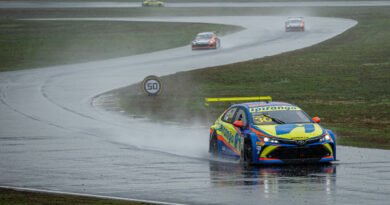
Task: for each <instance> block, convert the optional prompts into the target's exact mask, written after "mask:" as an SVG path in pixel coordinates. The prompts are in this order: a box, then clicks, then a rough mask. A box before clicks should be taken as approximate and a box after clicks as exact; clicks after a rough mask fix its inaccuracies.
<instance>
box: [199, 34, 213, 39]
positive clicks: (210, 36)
mask: <svg viewBox="0 0 390 205" xmlns="http://www.w3.org/2000/svg"><path fill="white" fill-rule="evenodd" d="M212 37H213V35H212V34H200V35H198V36H196V39H210V38H212Z"/></svg>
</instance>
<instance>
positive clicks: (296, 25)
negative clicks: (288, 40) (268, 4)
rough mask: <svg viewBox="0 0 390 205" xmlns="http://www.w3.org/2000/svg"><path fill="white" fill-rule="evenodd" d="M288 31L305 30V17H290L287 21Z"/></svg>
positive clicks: (286, 27)
mask: <svg viewBox="0 0 390 205" xmlns="http://www.w3.org/2000/svg"><path fill="white" fill-rule="evenodd" d="M285 29H286V32H289V31H305V22H304V21H303V17H289V18H288V19H287V21H286V22H285Z"/></svg>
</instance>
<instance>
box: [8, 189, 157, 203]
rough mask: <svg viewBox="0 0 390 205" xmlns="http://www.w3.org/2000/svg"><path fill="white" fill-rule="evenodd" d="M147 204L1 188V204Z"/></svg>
mask: <svg viewBox="0 0 390 205" xmlns="http://www.w3.org/2000/svg"><path fill="white" fill-rule="evenodd" d="M26 204H28V205H44V204H51V205H68V204H69V205H90V204H94V205H103V204H104V205H146V204H149V203H141V202H132V201H123V200H111V199H99V198H93V197H83V196H72V195H64V194H49V193H39V192H30V191H16V190H12V189H4V188H0V205H26Z"/></svg>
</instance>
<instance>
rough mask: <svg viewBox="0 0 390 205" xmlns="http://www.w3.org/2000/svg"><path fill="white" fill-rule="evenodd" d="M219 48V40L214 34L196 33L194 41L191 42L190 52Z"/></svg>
mask: <svg viewBox="0 0 390 205" xmlns="http://www.w3.org/2000/svg"><path fill="white" fill-rule="evenodd" d="M220 46H221V40H220V39H219V38H218V36H217V35H216V34H215V33H214V32H203V33H198V35H196V37H195V39H194V40H192V43H191V48H192V50H197V49H217V48H219V47H220Z"/></svg>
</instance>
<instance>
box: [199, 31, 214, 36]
mask: <svg viewBox="0 0 390 205" xmlns="http://www.w3.org/2000/svg"><path fill="white" fill-rule="evenodd" d="M213 34H214V32H202V33H198V35H213Z"/></svg>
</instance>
